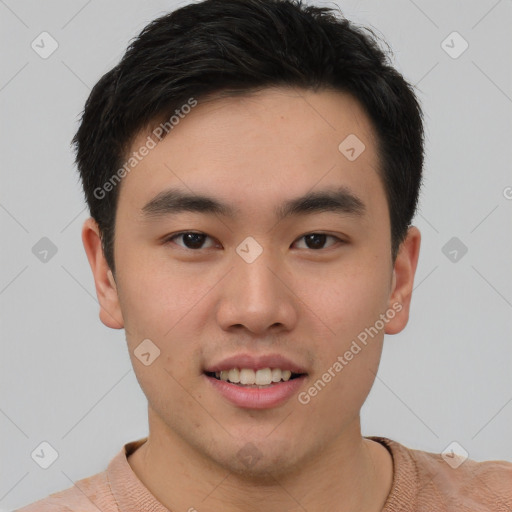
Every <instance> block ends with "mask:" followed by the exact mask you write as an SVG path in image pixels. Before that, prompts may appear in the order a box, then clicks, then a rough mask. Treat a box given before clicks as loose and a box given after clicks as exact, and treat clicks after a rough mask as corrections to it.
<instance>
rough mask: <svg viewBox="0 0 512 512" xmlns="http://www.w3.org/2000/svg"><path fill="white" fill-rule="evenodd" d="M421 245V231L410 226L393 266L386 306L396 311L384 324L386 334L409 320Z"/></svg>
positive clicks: (399, 329) (397, 330)
mask: <svg viewBox="0 0 512 512" xmlns="http://www.w3.org/2000/svg"><path fill="white" fill-rule="evenodd" d="M420 245H421V233H420V231H419V229H418V228H417V227H415V226H411V227H410V228H409V230H408V232H407V237H406V239H405V240H404V241H403V242H402V244H401V245H400V249H399V252H398V255H397V257H396V260H395V264H394V267H393V279H392V285H391V295H390V298H389V302H388V308H389V309H390V310H393V311H395V312H396V314H395V315H394V317H393V318H392V319H390V320H389V322H388V323H387V324H386V329H385V333H386V334H397V333H399V332H400V331H402V330H403V329H404V328H405V326H406V325H407V322H408V321H409V310H410V304H411V298H412V290H413V285H414V275H415V273H416V267H417V265H418V258H419V253H420Z"/></svg>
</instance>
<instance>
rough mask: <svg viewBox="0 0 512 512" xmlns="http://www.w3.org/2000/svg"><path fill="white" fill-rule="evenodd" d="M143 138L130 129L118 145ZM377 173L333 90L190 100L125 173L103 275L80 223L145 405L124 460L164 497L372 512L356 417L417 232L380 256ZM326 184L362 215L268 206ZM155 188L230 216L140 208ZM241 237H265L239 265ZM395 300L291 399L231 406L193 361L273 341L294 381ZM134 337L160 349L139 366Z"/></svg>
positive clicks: (380, 485) (384, 471)
mask: <svg viewBox="0 0 512 512" xmlns="http://www.w3.org/2000/svg"><path fill="white" fill-rule="evenodd" d="M349 134H356V135H357V137H358V138H359V139H360V140H362V141H363V142H364V144H365V146H366V149H365V151H364V152H363V153H362V154H361V155H360V156H359V157H358V158H357V159H356V160H354V161H352V162H351V161H349V160H348V159H347V158H346V157H345V156H344V155H343V154H342V153H341V152H340V151H339V150H338V145H339V144H340V142H341V141H343V140H344V139H345V137H347V135H349ZM146 137H147V133H143V132H141V133H140V134H139V135H138V137H137V138H136V139H135V140H134V142H133V146H132V150H134V151H135V150H136V149H137V148H139V147H140V146H141V145H142V144H144V141H145V140H146ZM378 166H379V160H378V156H377V154H376V144H375V135H374V132H373V128H372V125H371V122H370V120H369V119H368V117H367V116H366V115H365V113H364V112H363V110H362V108H361V107H360V106H359V104H358V103H357V102H356V101H355V100H354V99H353V98H352V97H351V96H349V95H346V94H343V93H340V92H334V91H325V90H324V91H318V92H312V91H305V90H294V89H290V88H275V89H265V90H263V91H260V92H258V93H255V94H252V95H250V96H249V95H246V96H243V97H238V98H222V99H213V100H211V101H208V102H200V103H199V105H198V106H196V107H195V108H194V109H193V110H192V112H191V113H190V114H188V115H187V116H186V117H185V118H184V119H182V120H181V121H180V123H179V124H178V125H177V126H175V127H174V129H173V130H172V132H171V133H170V134H169V135H168V136H167V137H165V138H164V139H163V140H162V141H161V142H160V143H159V144H158V145H157V147H156V148H155V149H153V150H152V151H151V152H150V153H149V155H147V156H146V157H145V158H144V159H143V160H142V161H141V162H140V163H139V164H138V165H137V167H136V168H135V169H134V170H133V171H132V172H131V173H130V174H128V175H127V176H126V177H125V178H124V179H123V182H122V185H121V189H120V197H119V203H118V210H117V218H116V225H115V231H116V238H115V249H114V250H115V264H116V275H115V280H114V276H113V275H112V273H111V272H110V270H109V268H108V265H107V263H106V261H105V258H104V255H103V252H102V250H101V244H100V238H99V231H98V227H97V225H96V223H95V222H94V220H92V219H88V220H87V221H86V222H85V223H84V226H83V231H82V239H83V243H84V247H85V250H86V253H87V256H88V259H89V263H90V265H91V268H92V271H93V274H94V280H95V285H96V292H97V295H98V299H99V302H100V305H101V310H100V319H101V321H102V322H103V323H104V324H105V325H107V326H108V327H111V328H114V329H120V328H124V329H125V331H126V339H127V343H128V348H129V352H130V357H131V360H132V364H133V368H134V371H135V374H136V377H137V379H138V381H139V383H140V385H141V388H142V390H143V391H144V393H145V395H146V397H147V399H148V418H149V436H148V441H147V442H146V443H145V444H144V445H143V446H142V447H140V448H139V449H138V450H137V451H135V453H134V454H132V455H131V456H130V457H129V459H128V462H129V464H130V466H131V467H132V469H133V470H134V472H135V474H136V475H137V476H138V477H139V479H140V480H141V481H142V482H143V483H144V484H145V485H146V487H147V488H148V489H149V490H150V491H151V492H152V493H153V495H154V496H155V497H156V498H157V499H158V500H159V501H160V502H161V503H162V504H163V505H164V506H166V507H167V508H169V509H171V510H189V509H190V508H191V507H195V508H196V509H197V510H200V511H201V512H209V511H218V510H222V511H225V512H231V511H235V510H236V511H238V510H246V511H256V510H261V508H262V506H264V507H265V510H267V511H269V512H273V511H276V512H277V511H279V512H283V510H299V509H301V507H304V509H306V510H310V511H313V510H326V511H333V512H334V511H340V510H343V511H344V512H349V511H356V510H365V511H370V512H371V511H380V510H381V509H382V506H383V505H384V502H385V500H386V497H387V495H388V494H389V492H390V489H391V483H392V478H393V465H392V459H391V456H390V454H389V453H388V451H387V450H386V449H385V448H384V447H383V446H382V445H380V444H379V443H376V442H374V441H371V440H367V439H364V438H363V437H362V435H361V426H360V410H361V407H362V405H363V404H364V402H365V400H366V397H367V396H368V393H369V392H370V389H371V387H372V385H373V382H374V380H375V374H376V373H377V370H378V366H379V361H380V357H381V352H382V344H383V338H384V333H387V334H395V333H398V332H400V331H402V329H404V327H405V326H406V324H407V322H408V318H409V306H410V300H411V294H412V288H413V281H414V274H415V271H416V266H417V261H418V256H419V248H420V239H421V236H420V232H419V230H418V229H417V228H416V227H414V226H413V227H411V228H409V231H408V235H407V238H406V240H405V241H404V242H403V243H402V245H401V246H400V250H399V254H398V256H397V258H396V260H395V262H392V260H391V239H390V220H389V213H388V206H387V202H386V196H385V191H384V188H383V184H382V181H381V178H380V176H379V174H378V172H377V169H378ZM340 185H344V186H347V187H350V189H351V190H352V191H353V192H354V193H355V194H356V195H357V196H359V197H360V198H361V199H362V201H363V202H364V204H365V205H366V212H365V214H364V216H362V217H360V218H359V217H356V216H350V215H344V216H340V215H337V214H335V213H332V212H322V213H314V214H312V215H299V216H296V217H290V218H288V219H285V220H282V221H280V222H276V219H275V218H274V207H275V206H276V205H279V204H281V203H282V202H284V201H285V200H287V199H291V198H294V197H296V196H300V195H302V194H304V193H306V192H308V191H310V190H316V189H320V188H322V189H324V188H336V187H339V186H340ZM168 187H180V188H182V189H183V190H185V191H189V192H190V191H193V192H196V193H204V194H207V195H211V196H215V197H216V198H218V199H220V200H222V201H225V202H227V203H230V204H232V205H233V206H235V207H238V208H239V209H240V212H241V213H240V214H239V215H238V216H237V217H235V218H233V219H228V218H223V217H220V216H216V215H205V214H200V213H180V214H176V215H168V216H167V217H165V218H160V219H153V220H148V219H146V218H145V217H144V216H143V215H142V213H141V209H142V207H143V206H144V205H145V204H146V203H147V202H148V201H149V200H150V199H151V198H153V197H154V196H155V195H156V194H157V193H159V192H161V191H162V190H165V189H166V188H168ZM182 231H194V232H201V233H205V234H206V235H208V237H206V238H205V239H204V242H203V247H204V248H200V249H190V248H187V245H186V240H184V239H183V237H178V238H175V239H174V240H173V242H168V243H167V244H164V243H163V241H162V240H163V238H164V237H165V236H166V235H172V234H174V233H178V232H182ZM310 233H327V234H329V235H332V236H334V237H338V238H340V239H342V240H344V241H345V243H344V244H341V243H338V242H337V240H336V239H331V238H330V237H328V238H327V239H326V240H325V244H324V246H323V247H324V248H322V245H320V248H319V249H315V246H313V248H311V245H309V246H308V245H307V243H306V241H305V239H304V238H303V237H304V235H307V234H310ZM247 236H252V237H253V238H254V239H256V240H257V241H258V243H259V244H260V245H261V247H262V248H263V252H262V254H261V255H260V256H259V257H258V258H257V259H256V260H255V261H254V262H253V263H250V264H248V263H247V262H245V261H244V260H243V259H242V258H241V257H240V256H239V255H238V254H237V252H236V251H235V249H236V247H237V246H238V245H239V244H240V243H241V242H242V241H243V240H244V239H245V238H246V237H247ZM189 247H190V246H189ZM397 303H398V304H401V306H402V309H401V310H400V311H399V312H397V313H396V314H395V315H394V318H393V319H391V320H389V321H388V322H387V323H386V324H385V327H384V329H382V330H381V331H379V334H378V335H376V336H375V337H374V338H373V339H371V341H370V342H369V343H368V344H367V345H366V346H365V347H364V348H363V349H362V350H361V351H360V352H359V353H358V354H357V355H356V356H354V358H353V359H352V360H351V361H350V362H349V363H348V364H347V365H346V366H345V367H344V368H343V370H342V371H341V372H339V373H337V374H336V377H335V378H333V379H332V380H331V382H329V383H328V384H327V385H326V386H325V387H324V388H323V389H322V390H321V392H319V393H318V394H317V395H316V396H315V397H313V398H312V399H311V401H310V402H309V403H308V404H306V405H303V404H301V403H300V402H299V401H298V400H297V397H296V396H293V397H292V398H291V399H290V400H288V401H287V402H286V403H284V404H283V405H281V406H279V407H275V408H271V409H266V410H255V409H244V408H239V407H236V406H234V405H232V404H230V403H228V402H227V401H225V400H224V399H223V397H222V396H220V395H219V394H217V393H216V392H215V391H213V390H212V388H211V386H210V385H209V383H208V382H206V380H205V378H204V376H203V374H202V369H203V368H204V366H205V365H206V364H208V363H212V362H217V361H219V360H221V359H223V358H224V357H227V356H230V355H232V354H236V353H240V352H242V351H248V352H251V353H258V354H262V353H269V352H278V353H282V354H284V355H286V356H288V357H290V358H291V359H293V360H294V361H296V362H298V363H301V364H304V365H306V366H307V369H308V374H309V375H308V377H307V379H306V382H305V383H304V385H303V387H302V388H301V389H300V391H305V390H307V389H308V388H309V387H310V386H311V385H312V383H313V382H315V381H316V380H317V379H318V378H320V377H321V376H322V374H323V373H324V372H326V371H327V369H328V368H330V367H332V365H333V363H334V362H335V361H336V360H337V357H338V356H339V355H343V354H344V353H345V352H346V351H347V350H348V349H349V347H350V345H351V343H352V341H353V340H354V339H356V338H357V335H358V334H359V333H360V332H362V331H364V329H365V328H368V327H370V326H373V325H374V324H375V322H376V320H378V318H379V315H381V314H382V313H385V312H386V311H387V310H389V309H390V308H392V307H393V304H397ZM146 338H149V339H151V340H152V341H153V342H154V343H155V345H157V346H158V347H159V349H160V351H161V353H160V356H159V357H158V358H157V359H155V361H154V362H153V363H152V364H151V365H149V366H144V365H143V364H141V362H140V361H139V360H138V359H137V358H136V357H135V356H134V350H135V349H136V348H137V346H138V345H139V344H140V342H141V341H142V340H143V339H146ZM248 442H250V443H252V445H254V446H256V448H257V450H258V451H259V455H260V458H259V460H257V462H256V463H254V464H253V465H252V466H250V467H247V466H246V465H245V464H244V463H243V462H242V461H241V460H240V458H238V457H237V453H238V451H239V450H240V449H242V448H244V447H245V446H246V445H247V443H248ZM341 504H342V506H341Z"/></svg>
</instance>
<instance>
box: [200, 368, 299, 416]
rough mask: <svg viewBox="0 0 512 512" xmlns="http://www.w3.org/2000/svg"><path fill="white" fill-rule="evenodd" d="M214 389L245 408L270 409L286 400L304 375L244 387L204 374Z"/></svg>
mask: <svg viewBox="0 0 512 512" xmlns="http://www.w3.org/2000/svg"><path fill="white" fill-rule="evenodd" d="M204 376H205V378H206V379H207V380H208V382H210V383H211V385H212V386H213V388H214V389H215V391H217V392H219V393H220V394H221V395H222V396H223V397H224V398H226V399H227V400H228V401H229V402H231V403H232V404H234V405H236V406H238V407H243V408H246V409H270V408H271V407H277V406H278V405H281V404H283V403H284V402H286V401H287V400H288V399H289V398H290V397H291V396H292V395H294V394H295V393H297V391H298V390H299V388H300V387H301V386H302V385H303V383H304V380H305V379H306V375H302V376H301V377H297V378H295V379H291V380H288V381H286V382H279V383H277V384H273V385H271V386H270V387H268V388H261V389H260V388H246V387H242V386H238V385H236V384H232V383H230V382H226V381H224V380H218V379H216V378H215V377H209V376H208V375H204Z"/></svg>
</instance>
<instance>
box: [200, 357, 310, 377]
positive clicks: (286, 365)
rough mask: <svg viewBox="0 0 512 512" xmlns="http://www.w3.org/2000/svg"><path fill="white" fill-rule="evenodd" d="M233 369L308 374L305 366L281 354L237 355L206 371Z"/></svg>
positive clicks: (210, 366) (208, 367)
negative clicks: (269, 369)
mask: <svg viewBox="0 0 512 512" xmlns="http://www.w3.org/2000/svg"><path fill="white" fill-rule="evenodd" d="M232 368H251V369H252V370H254V371H256V370H261V369H263V368H280V369H281V370H290V371H291V372H292V373H307V372H306V369H305V367H304V366H302V365H300V364H297V363H294V362H293V361H292V360H290V359H288V358H287V357H284V356H282V355H280V354H262V355H252V354H237V355H233V356H230V357H226V358H225V359H222V360H221V361H219V362H218V363H215V364H212V365H209V366H207V367H206V368H205V369H204V371H205V372H212V373H213V372H221V371H223V370H231V369H232Z"/></svg>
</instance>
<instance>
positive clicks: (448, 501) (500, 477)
mask: <svg viewBox="0 0 512 512" xmlns="http://www.w3.org/2000/svg"><path fill="white" fill-rule="evenodd" d="M386 441H387V442H386V443H385V444H386V445H387V446H388V449H390V450H391V452H392V454H393V458H394V459H395V458H396V460H397V461H400V463H401V466H402V469H400V468H399V467H397V471H399V472H401V473H402V477H404V474H403V473H409V475H408V479H407V476H406V477H404V478H403V481H405V480H407V481H408V482H410V486H411V487H414V491H415V492H414V494H415V495H416V502H417V505H418V508H417V510H431V507H432V504H433V503H438V502H439V503H440V504H441V503H442V504H444V505H445V506H446V510H450V511H451V510H457V511H466V510H467V511H469V510H471V511H472V512H475V511H489V510H496V511H500V510H503V511H508V510H512V462H508V461H505V460H489V461H482V462H478V461H475V460H472V459H470V458H465V459H464V458H463V457H460V456H459V455H456V454H454V453H453V452H451V453H448V454H441V453H432V452H427V451H422V450H415V449H411V448H408V447H406V446H404V445H402V444H400V443H397V442H396V441H392V440H389V439H386Z"/></svg>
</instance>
